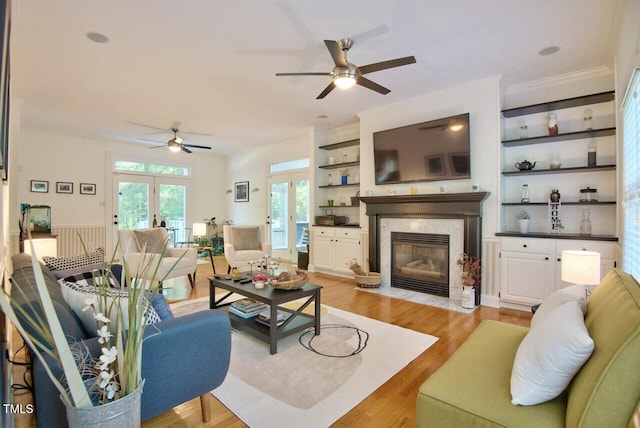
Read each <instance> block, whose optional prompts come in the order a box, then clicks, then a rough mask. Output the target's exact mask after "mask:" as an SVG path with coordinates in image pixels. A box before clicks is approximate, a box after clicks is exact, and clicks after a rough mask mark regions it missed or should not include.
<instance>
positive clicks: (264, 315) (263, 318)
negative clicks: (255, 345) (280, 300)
mask: <svg viewBox="0 0 640 428" xmlns="http://www.w3.org/2000/svg"><path fill="white" fill-rule="evenodd" d="M286 319H287V316H286V315H285V313H284V312H283V311H278V321H277V323H276V324H277V325H282V323H284V321H285V320H286ZM270 321H271V309H269V308H267V309H266V310H263V311H262V312H260V313H259V314H258V318H256V322H259V323H260V324H264V325H269V322H270Z"/></svg>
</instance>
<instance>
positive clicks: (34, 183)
mask: <svg viewBox="0 0 640 428" xmlns="http://www.w3.org/2000/svg"><path fill="white" fill-rule="evenodd" d="M31 191H32V192H35V193H48V192H49V182H48V181H43V180H31Z"/></svg>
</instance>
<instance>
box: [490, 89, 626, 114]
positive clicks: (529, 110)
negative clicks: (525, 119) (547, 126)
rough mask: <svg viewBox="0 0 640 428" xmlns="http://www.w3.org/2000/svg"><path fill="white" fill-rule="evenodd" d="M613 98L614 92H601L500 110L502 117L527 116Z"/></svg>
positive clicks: (602, 101)
mask: <svg viewBox="0 0 640 428" xmlns="http://www.w3.org/2000/svg"><path fill="white" fill-rule="evenodd" d="M614 97H615V92H614V91H608V92H601V93H599V94H592V95H584V96H581V97H574V98H567V99H564V100H559V101H553V102H548V103H540V104H533V105H528V106H523V107H515V108H509V109H505V110H502V115H503V116H504V117H515V116H524V115H527V114H534V113H544V112H547V111H552V110H560V109H565V108H572V107H580V106H586V105H589V104H600V103H606V102H609V101H613V99H614Z"/></svg>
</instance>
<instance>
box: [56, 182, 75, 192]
mask: <svg viewBox="0 0 640 428" xmlns="http://www.w3.org/2000/svg"><path fill="white" fill-rule="evenodd" d="M56 193H73V183H69V182H67V181H58V182H57V183H56Z"/></svg>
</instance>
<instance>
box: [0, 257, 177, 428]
mask: <svg viewBox="0 0 640 428" xmlns="http://www.w3.org/2000/svg"><path fill="white" fill-rule="evenodd" d="M165 248H166V244H165ZM85 252H86V249H85ZM31 254H32V256H31V260H32V265H33V270H34V274H35V284H29V286H30V287H32V288H33V292H34V295H35V296H36V297H37V299H38V300H39V306H40V308H42V313H38V311H37V310H34V309H33V308H31V309H29V308H24V307H21V306H20V305H18V304H12V302H13V299H12V296H11V295H10V294H8V293H7V291H6V290H4V289H3V290H2V292H0V307H1V308H2V311H3V312H4V313H5V314H6V315H7V316H8V317H9V319H10V320H11V322H12V323H13V324H14V326H15V327H16V329H17V330H18V331H19V332H20V334H21V335H22V337H23V338H24V340H25V342H26V343H27V344H28V346H29V348H30V350H31V351H32V352H33V353H34V354H35V357H36V358H38V359H40V360H41V362H42V363H43V364H44V366H45V368H46V370H47V372H48V374H49V377H50V379H51V381H52V382H53V384H54V385H55V386H56V388H57V389H58V391H59V392H60V398H61V399H62V401H63V402H64V403H65V405H66V407H67V418H68V422H69V425H70V426H72V427H74V426H88V425H91V424H96V423H100V422H106V421H107V420H108V422H106V423H107V424H108V425H100V426H132V424H133V425H139V423H140V412H141V409H140V394H141V393H142V385H143V384H144V380H143V379H141V361H142V340H143V337H144V333H145V328H146V321H147V319H146V318H147V315H146V312H147V311H146V310H145V308H146V307H147V305H148V304H149V303H148V302H149V300H148V299H149V298H150V297H151V296H153V294H154V293H156V292H157V290H158V286H157V285H152V286H149V283H148V282H147V280H144V279H137V278H146V277H149V275H148V273H151V277H152V278H151V282H150V284H158V281H156V279H159V280H160V281H162V280H163V279H165V278H166V276H167V275H168V274H169V273H167V274H166V275H165V276H164V277H163V278H156V272H158V268H159V266H160V264H161V262H162V257H158V256H157V255H150V254H144V255H143V261H141V262H140V264H139V266H135V267H134V270H132V269H131V267H130V266H129V265H128V264H127V263H126V262H124V265H123V266H122V269H123V275H122V278H123V280H124V284H123V288H122V289H126V290H127V292H128V293H127V299H126V303H122V302H121V300H120V299H119V298H116V299H111V298H109V296H110V294H109V290H110V285H109V281H108V274H109V272H110V271H111V265H112V264H113V260H114V257H112V259H111V262H109V263H105V264H104V266H103V268H102V269H101V270H102V272H103V275H102V276H101V277H94V279H93V280H94V284H96V285H95V287H96V289H95V294H93V295H92V297H90V298H88V299H86V300H85V305H86V308H85V310H92V311H93V312H94V315H93V317H94V319H95V320H96V331H97V334H98V335H97V337H98V338H99V339H98V342H99V343H100V344H101V345H102V348H101V349H102V354H101V355H100V357H99V359H95V360H91V359H89V355H87V352H88V351H87V350H85V346H84V345H83V344H82V343H81V342H80V343H75V344H69V343H68V341H67V338H66V337H65V334H64V331H63V329H62V325H61V323H60V320H59V319H58V317H57V314H56V311H55V309H54V304H53V301H52V298H51V296H50V294H49V291H48V288H47V285H46V284H45V280H44V277H43V272H42V266H41V265H40V263H39V261H38V259H37V255H36V252H35V248H33V247H32V248H31ZM115 254H116V253H115V250H114V256H115ZM5 259H6V257H4V258H3V259H2V261H1V262H0V265H1V266H0V269H1V271H2V272H4V260H5ZM177 263H178V261H176V264H177ZM173 267H175V264H174V265H173V266H172V268H171V269H169V272H170V271H171V270H172V269H173ZM132 278H133V279H132ZM18 315H19V316H18ZM34 332H35V333H34ZM52 364H58V365H59V366H60V367H61V368H62V370H63V373H64V376H63V378H62V379H60V378H58V377H57V376H55V375H54V374H53V371H52V367H54V366H52ZM116 409H117V410H116ZM120 413H122V416H120V417H115V418H114V415H120ZM103 418H104V420H103ZM92 426H93V425H92Z"/></svg>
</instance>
